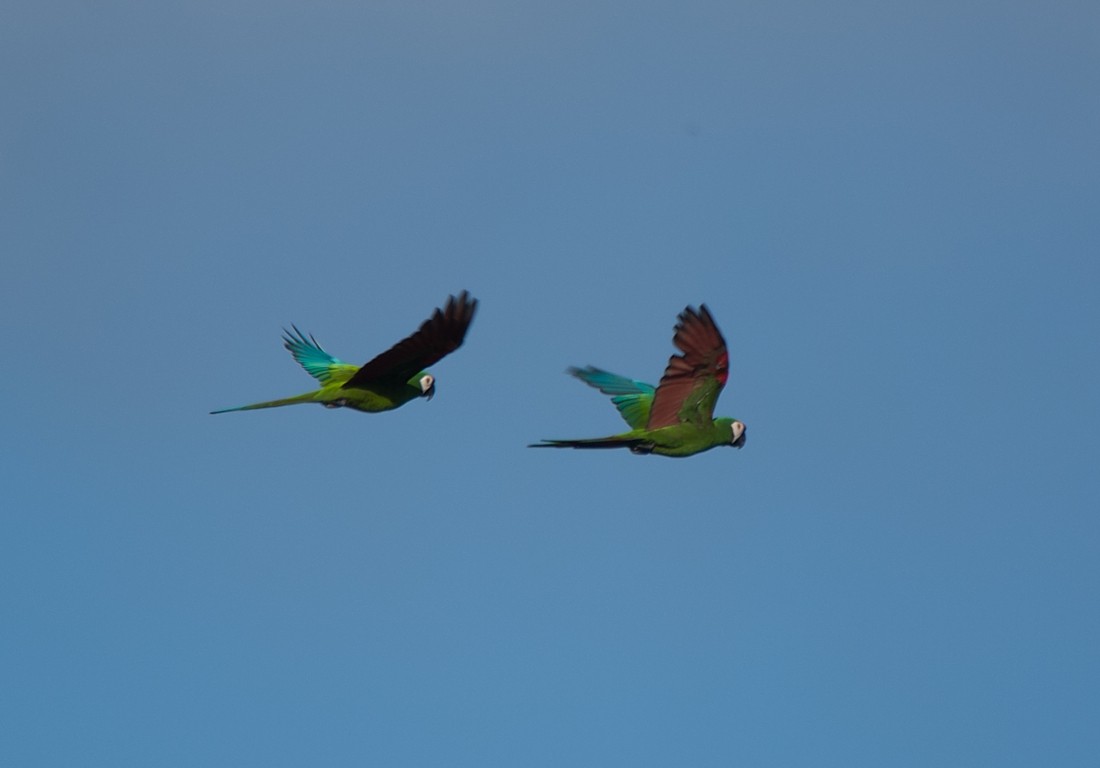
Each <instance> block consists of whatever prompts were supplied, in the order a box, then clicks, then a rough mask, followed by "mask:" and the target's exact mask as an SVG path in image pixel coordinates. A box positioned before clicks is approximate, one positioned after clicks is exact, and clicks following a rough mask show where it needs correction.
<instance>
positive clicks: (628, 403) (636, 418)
mask: <svg viewBox="0 0 1100 768" xmlns="http://www.w3.org/2000/svg"><path fill="white" fill-rule="evenodd" d="M569 373H571V374H572V375H574V376H576V377H577V378H578V379H580V380H581V381H583V382H584V383H585V384H587V385H588V386H590V387H595V388H596V389H598V390H600V391H601V392H603V393H604V394H605V395H611V402H612V403H614V404H615V407H616V408H618V409H619V414H620V415H622V417H623V419H624V420H625V421H626V423H627V424H629V425H630V428H631V429H645V425H646V423H647V422H648V421H649V410H650V407H651V406H652V405H653V393H654V391H655V390H654V389H653V387H652V386H651V385H649V384H646V383H645V382H644V381H634V379H628V378H626V377H625V376H618V375H616V374H614V373H609V372H608V371H604V370H601V369H600V368H594V367H593V366H591V365H589V366H587V367H586V368H570V369H569Z"/></svg>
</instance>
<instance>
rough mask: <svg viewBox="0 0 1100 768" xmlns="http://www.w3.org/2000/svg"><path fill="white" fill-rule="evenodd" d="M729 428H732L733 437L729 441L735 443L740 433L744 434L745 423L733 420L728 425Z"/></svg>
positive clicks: (740, 435) (739, 437)
mask: <svg viewBox="0 0 1100 768" xmlns="http://www.w3.org/2000/svg"><path fill="white" fill-rule="evenodd" d="M730 429H732V430H733V439H732V440H730V442H731V443H736V442H737V441H738V440H740V439H741V437H742V435H744V434H745V425H744V424H742V423H741V422H739V421H735V422H733V424H731V425H730Z"/></svg>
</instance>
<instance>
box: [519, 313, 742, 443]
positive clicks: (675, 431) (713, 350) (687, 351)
mask: <svg viewBox="0 0 1100 768" xmlns="http://www.w3.org/2000/svg"><path fill="white" fill-rule="evenodd" d="M677 320H678V322H677V323H676V330H675V335H674V336H673V338H672V343H673V344H675V345H676V348H677V349H679V350H680V352H681V353H682V354H679V355H673V356H672V357H670V358H669V361H668V367H667V368H665V373H664V375H663V376H662V377H661V383H660V384H658V385H657V388H656V389H654V388H653V386H651V385H650V384H646V383H644V382H641V381H634V380H633V379H628V378H626V377H624V376H617V375H615V374H614V373H608V372H607V371H604V370H601V369H599V368H594V367H592V366H588V367H587V368H570V369H569V371H568V372H569V373H571V374H572V375H573V376H576V377H577V378H578V379H580V380H581V381H583V382H584V383H585V384H588V385H589V386H592V387H595V388H596V389H598V390H600V392H602V393H604V394H605V395H611V402H612V403H614V404H615V407H616V408H618V409H619V414H620V415H621V416H622V417H623V419H624V420H625V421H626V423H627V424H628V425H630V431H629V432H623V433H621V434H618V435H611V436H610V437H596V438H588V439H582V440H543V441H542V442H541V443H535V444H533V445H531V446H528V447H530V448H629V449H630V450H631V451H632V452H633V453H656V454H658V455H660V456H691V455H693V454H696V453H701V452H703V451H707V450H710V449H711V448H716V447H718V446H720V445H732V446H735V447H737V448H741V447H742V446H743V445H744V444H745V425H744V424H743V423H741V422H740V421H738V420H737V419H730V418H721V419H716V418H714V405H715V403H716V402H717V401H718V395H719V393H721V391H722V387H723V386H725V384H726V379H728V378H729V354H728V353H727V352H726V340H725V339H723V338H722V333H721V331H719V330H718V326H717V325H715V324H714V318H713V317H711V314H710V310H708V309H707V305H706V304H703V305H701V306H700V307H699V309H698V310H696V309H695V308H694V307H690V306H689V307H687V308H686V309H685V310H684V311H683V312H681V313H680V315H679V317H678V318H677Z"/></svg>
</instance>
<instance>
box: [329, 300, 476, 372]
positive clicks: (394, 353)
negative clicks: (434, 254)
mask: <svg viewBox="0 0 1100 768" xmlns="http://www.w3.org/2000/svg"><path fill="white" fill-rule="evenodd" d="M476 309H477V299H472V298H470V294H469V293H467V292H466V291H463V292H462V293H460V294H459V295H458V298H455V297H454V296H450V297H448V299H447V305H446V307H444V308H443V309H437V310H436V311H435V312H433V313H432V316H431V317H429V318H428V319H427V320H425V321H424V322H423V323H422V324H421V326H420V328H418V329H417V331H416V333H414V334H412V335H411V336H409V337H408V338H407V339H403V340H402V341H399V342H397V343H396V344H394V345H393V346H392V347H390V348H389V349H387V350H386V351H385V352H383V353H382V354H380V355H378V356H377V357H375V358H374V359H373V360H371V361H370V362H368V363H367V364H366V365H364V366H363V367H362V368H360V369H359V370H358V371H356V372H355V374H354V375H353V376H352V377H351V378H350V379H348V380H347V381H346V382H345V383H344V387H345V388H348V387H369V386H370V385H371V384H375V383H378V382H387V383H399V382H405V381H408V380H409V379H411V378H412V377H413V376H415V375H416V374H417V373H420V371H422V370H424V369H425V368H427V367H428V366H429V365H432V364H433V363H436V362H439V361H440V360H442V359H443V358H444V357H445V356H446V355H449V354H450V353H451V352H454V351H455V350H456V349H458V348H459V347H460V346H462V341H463V339H465V338H466V330H467V329H468V328H469V327H470V321H471V320H473V319H474V311H475V310H476Z"/></svg>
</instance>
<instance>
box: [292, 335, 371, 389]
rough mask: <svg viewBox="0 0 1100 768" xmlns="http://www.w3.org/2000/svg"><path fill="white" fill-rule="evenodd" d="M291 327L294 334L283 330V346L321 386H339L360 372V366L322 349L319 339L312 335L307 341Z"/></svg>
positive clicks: (304, 336)
mask: <svg viewBox="0 0 1100 768" xmlns="http://www.w3.org/2000/svg"><path fill="white" fill-rule="evenodd" d="M290 327H291V328H293V329H294V332H293V333H292V332H290V331H288V330H286V329H285V328H284V329H283V332H284V334H285V335H284V336H283V346H285V347H286V348H287V350H289V351H290V354H291V355H293V356H294V359H295V360H297V361H298V364H299V365H301V366H302V367H303V368H305V369H306V373H308V374H309V375H310V376H312V377H313V378H315V379H317V381H319V382H321V384H332V383H337V384H339V383H341V382H344V381H347V380H348V379H350V378H351V376H352V374H354V373H355V372H356V371H357V370H358V366H355V365H351V364H350V363H345V362H344V361H343V360H340V359H338V358H335V357H333V356H332V355H330V354H329V353H328V352H326V351H325V350H323V349H321V345H320V344H318V343H317V339H315V338H313V335H312V334H311V335H310V336H309V338H308V339H307V338H306V335H305V334H304V333H302V332H301V331H299V330H298V327H297V326H296V325H291V326H290Z"/></svg>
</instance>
